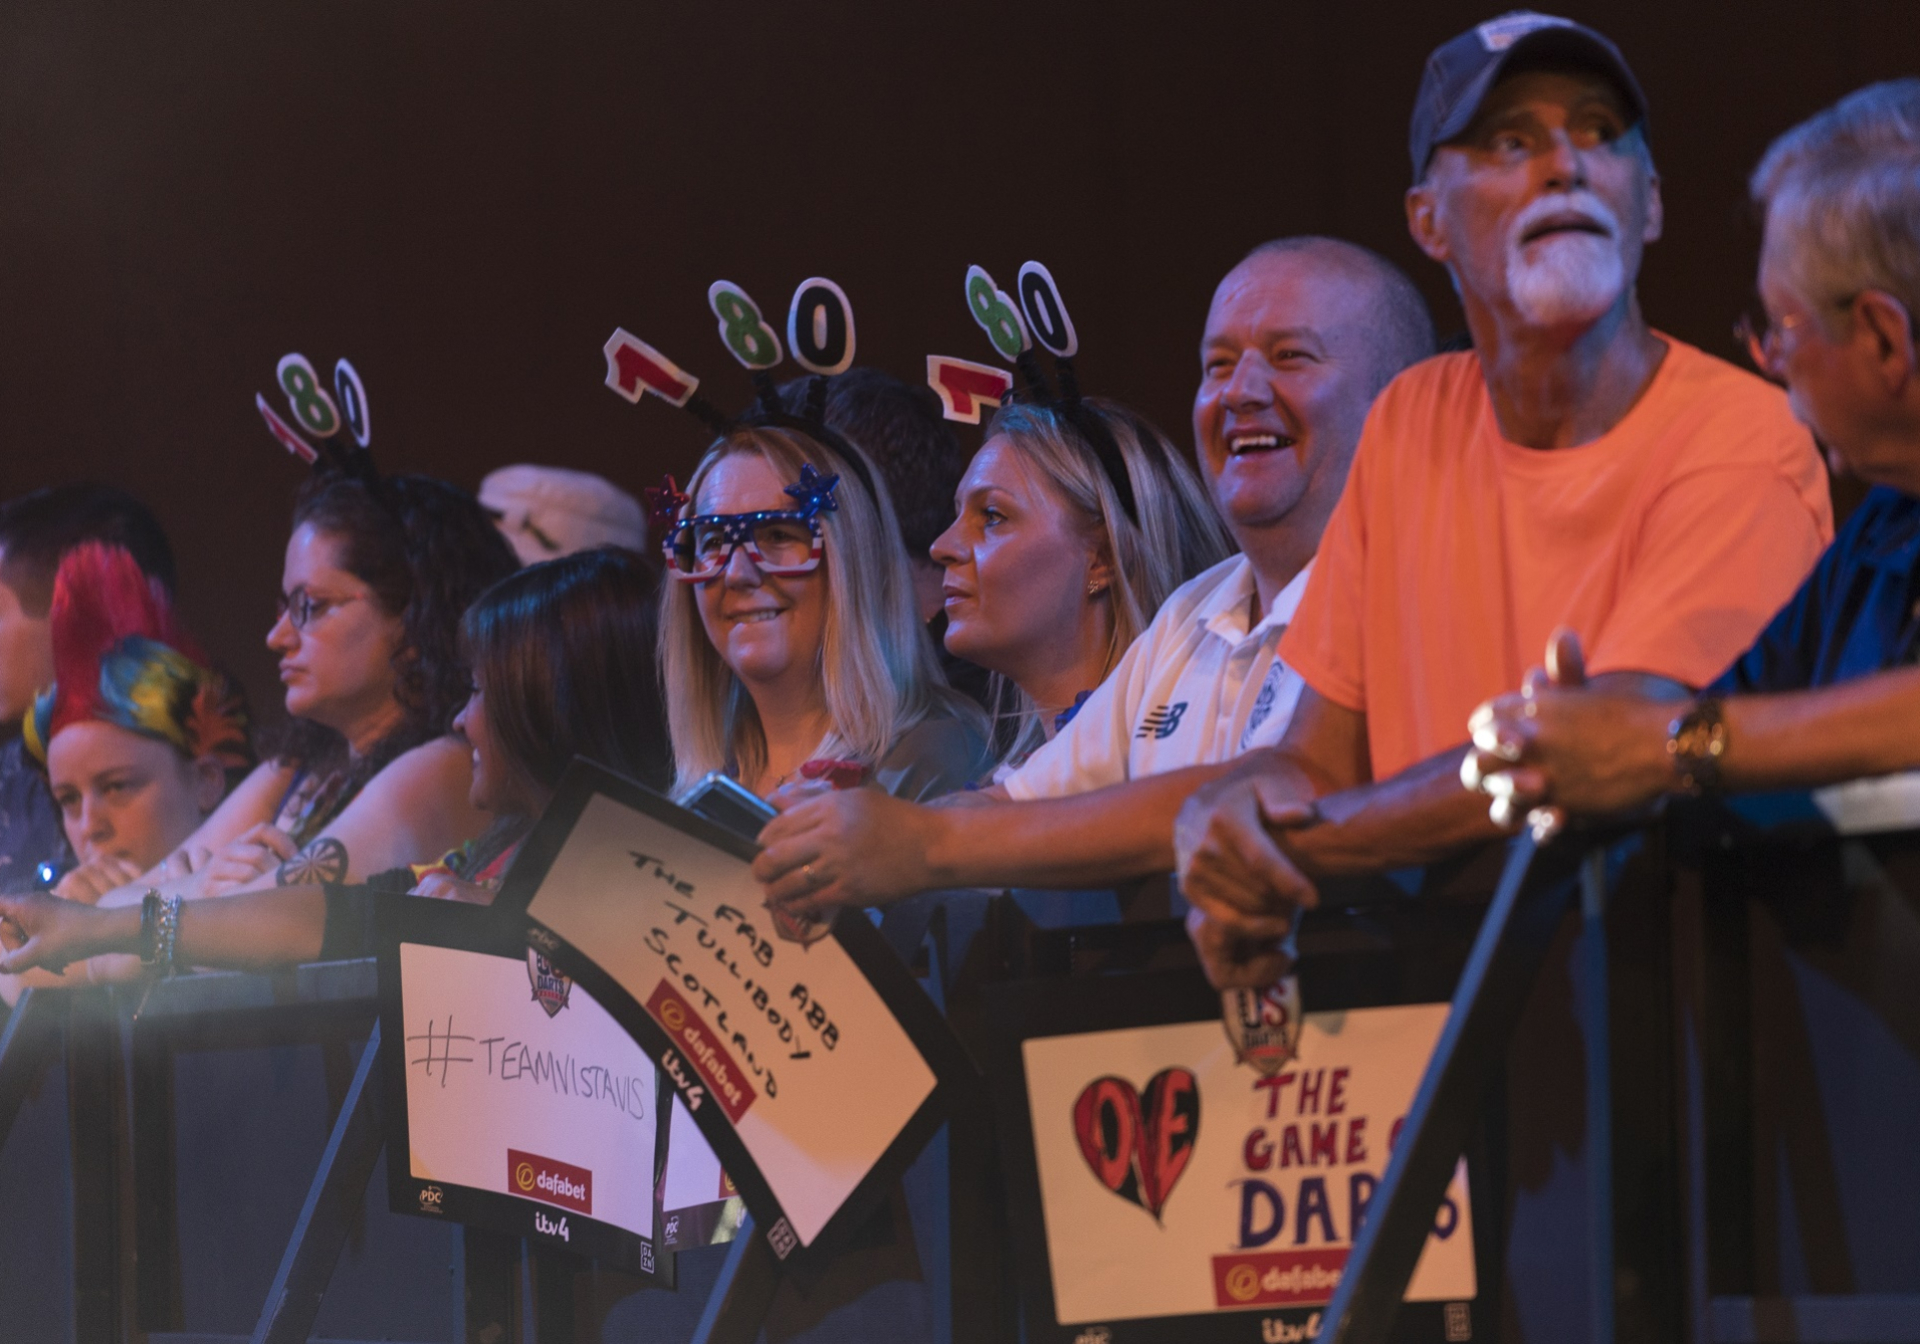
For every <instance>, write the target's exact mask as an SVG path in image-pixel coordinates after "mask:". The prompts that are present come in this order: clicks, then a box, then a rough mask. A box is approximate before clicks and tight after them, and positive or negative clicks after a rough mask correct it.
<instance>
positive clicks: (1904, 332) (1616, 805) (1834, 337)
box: [1462, 79, 1920, 822]
mask: <svg viewBox="0 0 1920 1344" xmlns="http://www.w3.org/2000/svg"><path fill="white" fill-rule="evenodd" d="M1752 191H1753V196H1754V200H1755V201H1756V203H1757V204H1759V205H1760V206H1761V208H1762V209H1763V210H1764V211H1765V215H1766V237H1765V241H1764V243H1763V245H1762V251H1761V261H1760V285H1759V287H1760V296H1761V299H1762V301H1763V302H1764V304H1765V305H1766V311H1767V318H1766V323H1765V326H1764V329H1763V330H1761V331H1758V332H1749V335H1748V339H1749V341H1750V344H1751V346H1752V349H1753V354H1754V358H1755V360H1756V361H1757V362H1758V363H1759V364H1760V365H1761V366H1762V367H1763V368H1764V369H1765V370H1766V371H1767V372H1768V373H1770V374H1772V375H1773V376H1775V377H1777V378H1779V379H1780V380H1781V381H1783V382H1784V383H1786V385H1787V388H1788V391H1789V394H1790V396H1791V399H1792V403H1793V407H1794V411H1795V413H1796V414H1797V415H1798V416H1799V417H1800V418H1801V419H1802V420H1803V421H1805V422H1806V423H1807V424H1808V425H1809V426H1810V427H1811V428H1812V429H1813V431H1814V433H1815V434H1816V435H1817V436H1818V437H1819V438H1820V439H1821V441H1822V442H1823V443H1825V444H1826V445H1827V446H1828V447H1829V448H1830V449H1831V450H1832V451H1833V452H1834V453H1836V454H1838V455H1839V457H1840V458H1841V459H1842V460H1844V461H1845V463H1846V464H1847V466H1848V468H1849V469H1850V470H1851V471H1852V472H1853V473H1854V474H1855V475H1857V476H1859V477H1861V478H1862V479H1864V480H1866V481H1869V482H1871V483H1872V484H1873V485H1874V487H1875V488H1874V489H1873V490H1872V491H1871V492H1870V493H1869V494H1868V495H1867V497H1866V499H1865V501H1864V502H1863V503H1862V504H1861V505H1860V507H1859V509H1858V510H1857V511H1856V512H1855V513H1854V515H1853V517H1852V518H1850V519H1849V520H1848V521H1847V524H1846V526H1845V527H1844V528H1843V529H1842V531H1841V533H1840V535H1839V536H1838V537H1836V538H1835V539H1834V543H1833V545H1832V546H1831V547H1830V548H1829V549H1828V550H1827V552H1826V554H1825V555H1823V556H1822V557H1821V559H1820V562H1819V564H1818V565H1817V566H1816V567H1815V569H1814V571H1813V573H1812V575H1811V576H1809V577H1808V579H1807V581H1806V583H1805V584H1803V585H1802V586H1801V588H1800V590H1799V592H1797V593H1796V594H1795V595H1794V596H1793V598H1792V600H1791V601H1789V602H1788V603H1787V605H1786V607H1785V608H1783V609H1782V610H1781V612H1780V613H1779V615H1777V616H1776V617H1775V618H1774V619H1773V621H1772V622H1771V623H1770V624H1769V625H1768V626H1767V628H1766V630H1765V631H1763V632H1762V633H1761V635H1760V638H1759V639H1758V640H1757V641H1756V642H1755V644H1754V645H1753V647H1752V648H1751V649H1749V650H1748V651H1747V652H1746V653H1745V654H1744V655H1742V656H1741V657H1740V659H1739V660H1738V661H1736V662H1735V663H1734V665H1733V666H1732V667H1731V668H1729V669H1728V670H1727V672H1726V673H1725V674H1723V675H1722V676H1721V677H1720V678H1719V680H1718V681H1716V682H1715V683H1714V684H1713V685H1712V686H1711V687H1709V688H1708V690H1707V692H1706V693H1705V694H1704V695H1702V696H1701V697H1700V698H1699V699H1698V700H1696V701H1694V702H1692V703H1691V704H1687V705H1682V706H1680V707H1679V712H1678V713H1676V712H1675V709H1676V707H1675V706H1674V705H1672V704H1670V703H1669V704H1662V703H1660V702H1657V701H1653V700H1649V699H1644V698H1639V697H1634V696H1627V695H1615V694H1600V693H1597V692H1593V691H1583V690H1577V689H1573V688H1572V687H1571V686H1569V685H1564V684H1563V685H1555V684H1553V683H1555V682H1560V683H1571V682H1575V681H1577V680H1578V673H1577V668H1578V664H1579V657H1578V649H1577V646H1575V645H1574V644H1573V642H1572V640H1571V637H1570V636H1566V635H1561V636H1558V637H1556V641H1555V643H1556V647H1555V648H1553V649H1550V650H1549V653H1548V662H1549V665H1550V666H1555V665H1557V668H1558V675H1556V676H1552V677H1542V678H1539V679H1538V680H1537V681H1536V682H1535V684H1533V685H1531V686H1529V687H1528V688H1527V689H1526V690H1525V691H1523V692H1522V693H1518V694H1514V695H1506V696H1501V697H1499V698H1498V699H1495V700H1491V701H1488V702H1487V703H1486V704H1484V705H1482V706H1481V707H1480V708H1479V709H1478V710H1477V711H1475V713H1474V716H1473V719H1472V721H1471V724H1470V728H1471V731H1472V734H1473V743H1474V750H1473V752H1471V753H1470V754H1469V756H1468V758H1467V760H1466V762H1465V763H1464V765H1463V767H1462V776H1463V778H1464V779H1465V780H1466V781H1467V783H1468V784H1469V785H1471V786H1476V787H1478V788H1480V789H1481V790H1482V791H1484V792H1486V793H1488V794H1489V795H1491V796H1492V797H1493V800H1494V802H1493V811H1494V814H1495V819H1496V820H1505V821H1508V822H1513V821H1517V820H1518V819H1519V818H1520V817H1521V816H1523V815H1525V814H1527V813H1528V812H1529V811H1530V810H1531V809H1534V808H1538V807H1542V806H1549V807H1554V808H1559V809H1562V810H1564V811H1568V812H1588V813H1603V812H1614V811H1620V810H1623V809H1626V808H1630V807H1634V806H1637V805H1639V804H1641V803H1644V802H1646V801H1648V800H1649V799H1651V798H1654V797H1656V796H1658V795H1659V794H1661V793H1665V792H1669V791H1684V792H1700V791H1703V790H1709V789H1714V788H1726V789H1770V788H1805V787H1812V786H1816V785H1820V784H1826V783H1831V782H1833V781H1836V780H1841V779H1850V778H1856V777H1859V776H1868V775H1882V774H1889V773H1892V772H1894V771H1898V770H1908V769H1913V768H1916V767H1920V666H1916V665H1915V655H1916V652H1917V651H1920V650H1917V649H1916V645H1917V644H1920V605H1917V604H1920V328H1917V327H1916V321H1915V319H1916V317H1920V79H1903V80H1898V81H1895V82H1892V83H1887V84H1877V85H1874V86H1872V87H1870V88H1866V89H1862V90H1860V91H1859V92H1857V93H1854V94H1852V95H1850V96H1849V97H1847V98H1844V99H1842V100H1841V101H1840V102H1839V103H1837V104H1835V105H1834V106H1833V107H1831V108H1828V109H1827V110H1826V111H1824V112H1821V113H1819V114H1818V115H1817V116H1814V117H1813V118H1811V119H1810V120H1808V121H1806V122H1804V123H1802V124H1801V125H1799V126H1797V127H1795V128H1794V129H1793V130H1791V131H1789V132H1788V133H1787V134H1785V135H1783V136H1782V137H1780V139H1779V140H1777V141H1775V142H1774V144H1773V146H1772V147H1771V148H1770V149H1769V150H1768V151H1767V154H1766V157H1765V158H1764V159H1762V160H1761V163H1760V166H1759V168H1758V169H1756V170H1755V172H1754V175H1753V180H1752Z"/></svg>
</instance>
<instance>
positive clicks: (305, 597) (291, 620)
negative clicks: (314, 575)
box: [277, 584, 366, 631]
mask: <svg viewBox="0 0 1920 1344" xmlns="http://www.w3.org/2000/svg"><path fill="white" fill-rule="evenodd" d="M365 596H366V594H365V593H351V594H349V595H348V596H346V597H315V596H314V595H313V594H312V593H310V592H308V591H307V589H306V585H305V584H302V585H300V586H299V587H297V588H295V589H294V590H293V591H292V592H290V593H282V594H281V595H280V600H279V602H278V604H277V610H278V611H279V614H280V615H282V616H284V617H286V618H287V624H289V625H291V626H292V627H293V628H294V629H295V630H302V631H304V630H305V629H306V628H307V627H308V626H309V625H311V624H313V621H314V619H315V618H316V617H320V616H325V615H326V614H327V613H328V612H330V611H332V610H333V609H334V608H335V607H344V606H346V605H347V603H349V602H358V601H360V599H361V598H363V597H365Z"/></svg>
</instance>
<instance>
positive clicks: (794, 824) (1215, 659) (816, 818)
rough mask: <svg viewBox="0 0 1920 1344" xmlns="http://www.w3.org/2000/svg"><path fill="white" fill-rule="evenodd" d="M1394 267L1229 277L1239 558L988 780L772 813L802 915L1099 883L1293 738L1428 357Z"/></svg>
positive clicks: (1228, 476)
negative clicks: (1359, 454)
mask: <svg viewBox="0 0 1920 1344" xmlns="http://www.w3.org/2000/svg"><path fill="white" fill-rule="evenodd" d="M1432 348H1433V327H1432V321H1431V319H1430V318H1429V316H1428V314H1427V310H1426V305H1425V303H1424V302H1423V301H1422V300H1421V298H1420V295H1419V292H1418V291H1417V290H1416V289H1414V287H1413V285H1412V283H1411V282H1410V281H1409V280H1408V279H1407V278H1406V277H1405V276H1404V275H1403V274H1401V273H1400V271H1399V270H1398V269H1396V268H1395V267H1394V266H1393V265H1392V264H1391V263H1390V262H1388V261H1386V260H1385V259H1383V258H1381V257H1379V256H1376V255H1375V254H1374V253H1372V252H1369V251H1367V250H1366V249H1364V248H1359V247H1355V246H1353V245H1352V244H1350V243H1343V242H1339V241H1337V240H1334V239H1329V238H1290V239H1282V240H1279V241H1277V242H1273V243H1268V244H1265V245H1264V246H1262V247H1260V248H1257V249H1255V251H1254V252H1253V253H1251V254H1250V255H1249V256H1248V257H1247V258H1246V259H1245V260H1244V261H1242V262H1241V263H1240V264H1239V265H1238V266H1236V267H1235V268H1234V269H1233V270H1232V271H1231V272H1230V273H1229V274H1228V275H1227V277H1226V278H1225V279H1224V280H1222V281H1221V282H1220V287H1219V289H1218V290H1217V291H1216V292H1215V294H1214V298H1213V304H1212V307H1211V309H1210V310H1209V312H1208V314H1207V327H1206V333H1205V336H1204V338H1203V340H1202V343H1201V350H1200V359H1201V378H1200V387H1199V391H1198V392H1197V393H1196V395H1195V397H1194V407H1193V426H1194V440H1195V445H1196V448H1197V450H1198V457H1199V461H1200V467H1201V471H1202V473H1203V474H1204V475H1205V477H1206V479H1207V484H1208V488H1209V490H1210V491H1211V493H1212V495H1213V500H1214V504H1215V507H1217V508H1218V509H1219V510H1220V514H1221V516H1222V518H1224V519H1225V520H1226V523H1227V526H1228V528H1229V529H1230V530H1231V531H1232V533H1233V535H1234V539H1235V540H1236V541H1237V542H1238V543H1239V545H1240V548H1241V554H1239V555H1236V556H1233V557H1232V558H1230V559H1228V560H1225V561H1223V562H1221V563H1220V564H1218V565H1216V566H1214V567H1213V568H1212V569H1210V570H1208V571H1206V572H1205V573H1204V574H1201V575H1199V576H1197V577H1196V578H1194V579H1192V580H1190V581H1189V582H1188V583H1186V584H1184V585H1183V586H1182V587H1180V588H1179V589H1178V590H1176V591H1175V592H1174V594H1173V595H1172V596H1171V597H1170V598H1168V599H1167V602H1166V605H1165V606H1163V607H1162V608H1161V609H1160V612H1159V613H1158V615H1156V616H1155V618H1154V620H1153V623H1152V625H1150V626H1149V627H1148V628H1147V631H1146V633H1144V634H1143V635H1141V636H1140V638H1139V639H1138V640H1136V641H1135V642H1134V644H1133V646H1132V647H1131V648H1130V649H1129V650H1128V651H1127V653H1126V654H1125V655H1124V656H1123V657H1122V659H1121V661H1120V664H1119V666H1118V667H1116V668H1115V669H1114V671H1113V673H1112V674H1111V675H1110V676H1109V677H1108V678H1107V680H1106V681H1105V682H1103V683H1102V684H1101V686H1100V687H1099V689H1098V690H1096V691H1095V692H1094V693H1093V695H1092V696H1090V697H1089V698H1088V700H1087V702H1086V703H1085V704H1084V705H1083V706H1082V707H1081V708H1080V710H1079V712H1078V713H1077V714H1076V715H1075V716H1074V718H1073V720H1072V722H1071V723H1069V724H1068V725H1067V726H1066V728H1064V729H1063V730H1062V731H1061V732H1060V734H1059V735H1058V736H1057V737H1055V738H1054V740H1053V741H1051V742H1049V743H1048V744H1047V745H1046V746H1044V747H1042V748H1041V749H1040V750H1038V751H1036V752H1035V753H1034V754H1033V756H1032V757H1030V758H1029V759H1028V760H1027V762H1026V763H1025V764H1024V765H1022V766H1021V767H1020V768H1019V769H1018V770H1016V771H1014V772H1012V773H1011V774H1010V775H1008V776H1006V777H1005V778H1004V779H1003V780H1002V781H1001V782H1000V783H999V784H998V785H996V786H995V787H993V788H991V789H986V790H981V791H979V792H976V793H969V794H961V795H953V796H952V797H950V798H949V799H944V800H942V802H943V803H947V804H951V805H946V806H941V805H933V806H918V805H915V804H910V803H901V802H899V801H897V800H894V799H890V798H886V797H884V796H882V795H879V794H877V793H874V792H873V791H870V790H856V791H850V792H845V793H837V794H832V795H829V796H825V797H815V798H809V799H807V800H806V801H804V802H800V803H797V804H795V805H794V806H792V807H790V808H789V809H788V810H786V811H785V812H784V813H783V814H782V815H781V816H779V817H778V818H776V819H775V820H773V821H771V822H769V823H768V824H767V827H766V829H765V830H764V831H763V832H762V833H761V837H760V838H761V843H762V845H763V846H764V849H763V850H762V853H761V855H760V858H759V860H758V861H757V862H756V863H755V865H754V871H755V873H756V875H757V876H759V877H760V879H761V880H762V881H763V882H765V883H766V884H767V891H768V897H769V899H770V900H772V901H775V902H777V903H779V904H781V905H783V906H785V907H787V908H788V909H790V910H791V911H793V912H794V913H795V914H823V913H826V912H827V910H828V908H829V907H831V906H835V905H841V904H858V905H876V904H884V903H886V902H888V901H892V900H896V899H898V898H900V897H902V896H906V895H909V894H911V893H913V892H916V891H922V890H926V889H929V888H934V887H967V886H993V887H1003V886H1026V887H1093V886H1105V885H1112V884H1115V883H1119V882H1124V881H1130V880H1132V879H1135V878H1139V877H1142V876H1145V875H1147V874H1150V873H1153V872H1160V871H1166V870H1167V869H1168V868H1169V867H1170V864H1171V841H1170V837H1171V834H1172V823H1173V818H1174V815H1175V814H1176V813H1177V811H1178V810H1179V807H1180V803H1181V802H1182V801H1183V800H1184V799H1185V797H1186V796H1187V794H1188V793H1190V792H1191V791H1192V789H1193V788H1194V787H1196V786H1197V784H1198V783H1199V782H1200V781H1201V780H1202V779H1204V778H1209V777H1210V776H1208V775H1203V774H1197V773H1195V772H1192V771H1188V772H1185V773H1183V774H1182V775H1180V776H1178V777H1177V778H1176V779H1173V780H1165V779H1162V778H1160V777H1161V776H1163V775H1164V774H1165V772H1168V771H1175V770H1180V769H1182V767H1188V766H1204V765H1215V764H1224V763H1225V762H1227V761H1230V760H1231V759H1232V758H1233V757H1235V756H1237V755H1238V754H1239V753H1241V752H1243V751H1246V750H1247V749H1249V748H1250V747H1255V746H1262V745H1270V744H1272V743H1273V742H1276V741H1278V740H1279V737H1280V735H1281V733H1282V731H1283V730H1284V729H1285V727H1286V724H1287V720H1288V718H1289V716H1290V715H1291V714H1292V711H1293V704H1294V702H1295V700H1296V699H1297V698H1298V697H1299V694H1300V687H1301V682H1300V679H1299V677H1298V676H1296V675H1295V674H1294V673H1293V672H1292V671H1291V670H1289V669H1288V668H1287V667H1286V665H1285V664H1284V663H1282V662H1280V661H1279V660H1278V659H1277V658H1276V657H1275V652H1274V651H1275V649H1276V647H1277V646H1278V644H1279V641H1280V635H1281V634H1282V632H1283V631H1284V630H1285V629H1286V626H1287V622H1288V621H1289V620H1290V619H1291V618H1292V615H1293V609H1294V606H1295V605H1296V604H1297V603H1298V601H1299V599H1300V594H1301V592H1302V591H1303V590H1304V588H1305V586H1306V579H1307V573H1308V570H1309V567H1310V566H1311V563H1312V560H1313V554H1314V550H1315V548H1316V547H1317V546H1318V544H1319V540H1320V533H1321V530H1322V529H1323V528H1324V527H1325V525H1326V521H1327V518H1328V517H1329V515H1331V513H1332V512H1333V506H1334V504H1335V503H1336V502H1337V501H1338V500H1339V497H1340V491H1341V488H1342V486H1343V485H1344V483H1345V481H1346V475H1347V467H1348V464H1349V463H1350V462H1351V460H1352V457H1353V449H1354V445H1355V444H1356V443H1357V442H1358V441H1359V437H1360V427H1361V424H1362V423H1363V422H1364V420H1365V418H1366V414H1367V408H1368V406H1369V404H1370V403H1371V402H1372V400H1373V397H1374V394H1375V393H1376V392H1378V391H1379V390H1380V388H1382V387H1383V386H1385V385H1386V383H1387V382H1388V381H1389V380H1390V379H1391V378H1392V377H1393V376H1394V375H1395V374H1396V373H1398V372H1399V371H1400V370H1401V369H1403V368H1405V367H1406V366H1408V365H1409V364H1412V363H1414V362H1415V361H1417V360H1419V359H1422V358H1425V357H1426V356H1427V355H1428V354H1431V353H1432Z"/></svg>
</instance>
